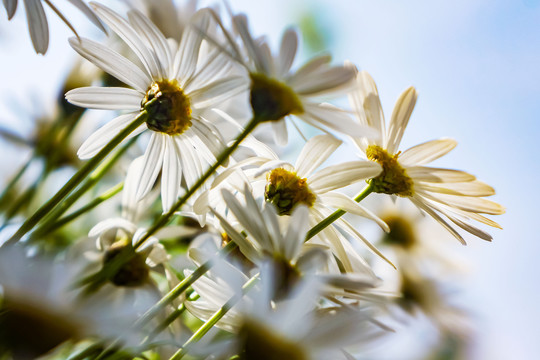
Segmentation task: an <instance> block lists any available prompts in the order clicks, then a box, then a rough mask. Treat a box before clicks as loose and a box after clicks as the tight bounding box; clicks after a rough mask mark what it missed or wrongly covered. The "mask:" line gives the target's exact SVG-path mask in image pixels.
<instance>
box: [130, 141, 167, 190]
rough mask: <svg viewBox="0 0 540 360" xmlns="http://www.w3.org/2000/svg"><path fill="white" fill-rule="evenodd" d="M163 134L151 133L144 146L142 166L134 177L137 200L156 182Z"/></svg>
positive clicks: (160, 166)
mask: <svg viewBox="0 0 540 360" xmlns="http://www.w3.org/2000/svg"><path fill="white" fill-rule="evenodd" d="M165 136H168V135H163V134H160V133H156V132H154V133H152V136H151V137H150V141H149V142H148V145H147V147H146V151H145V153H144V158H143V159H144V160H143V166H142V169H141V172H140V174H138V176H137V177H136V178H137V180H138V183H137V186H136V188H137V191H136V194H137V195H136V198H137V200H140V199H142V198H143V197H144V196H145V195H146V194H148V193H149V192H150V190H151V189H152V187H153V186H154V183H155V182H156V179H157V176H158V175H159V173H160V171H161V169H162V164H163V157H164V152H165V151H164V150H165V149H164V147H165V139H163V138H164V137H165Z"/></svg>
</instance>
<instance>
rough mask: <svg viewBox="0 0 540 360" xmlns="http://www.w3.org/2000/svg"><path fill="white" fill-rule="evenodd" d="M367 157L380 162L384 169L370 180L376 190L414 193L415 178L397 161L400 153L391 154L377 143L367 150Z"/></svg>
mask: <svg viewBox="0 0 540 360" xmlns="http://www.w3.org/2000/svg"><path fill="white" fill-rule="evenodd" d="M366 155H367V158H368V159H369V160H371V161H375V162H377V163H379V164H380V165H381V166H382V168H383V171H382V173H381V174H380V175H379V176H377V177H376V178H373V179H370V180H368V182H369V183H370V184H371V187H372V188H373V191H374V192H377V193H383V194H390V195H399V196H403V197H409V196H412V195H413V194H414V191H413V180H412V179H411V178H410V177H409V176H408V175H407V172H406V171H405V169H404V168H403V167H401V165H400V164H399V162H398V161H397V159H398V156H399V153H397V154H395V155H390V154H389V153H388V152H387V151H386V150H384V149H383V148H381V147H380V146H377V145H370V146H369V147H368V148H367V150H366Z"/></svg>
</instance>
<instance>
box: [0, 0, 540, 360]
mask: <svg viewBox="0 0 540 360" xmlns="http://www.w3.org/2000/svg"><path fill="white" fill-rule="evenodd" d="M230 2H231V4H232V6H233V8H234V9H235V10H236V11H244V12H246V13H248V15H249V17H250V24H251V26H252V28H253V29H254V31H255V33H258V34H263V33H267V34H269V36H270V38H271V39H272V40H273V42H274V44H275V43H277V40H278V39H279V36H280V33H281V31H282V30H283V29H284V27H285V26H286V25H288V24H292V23H294V22H295V21H297V19H298V18H297V15H298V14H300V13H301V12H302V11H305V10H306V9H315V12H316V14H317V16H318V17H320V18H321V19H322V20H323V22H324V23H325V24H326V26H327V27H328V28H329V30H330V31H331V37H332V38H333V40H334V42H333V43H332V52H333V55H334V58H335V61H336V62H341V61H344V60H345V59H349V60H351V61H353V62H354V63H355V64H357V65H358V66H359V67H360V68H361V69H363V70H367V71H368V72H370V73H371V75H372V76H373V77H374V79H375V81H376V82H377V85H378V88H379V92H380V94H381V99H382V102H383V106H384V108H385V113H386V115H387V117H389V115H390V112H391V109H392V107H393V104H394V101H395V99H396V98H397V97H398V95H399V94H400V92H401V91H403V90H404V89H406V88H407V87H408V86H410V85H414V86H415V87H416V88H417V90H418V92H419V94H420V95H419V99H418V102H417V107H416V109H415V111H414V113H413V117H412V120H411V122H410V125H409V128H408V129H407V132H406V133H405V137H404V140H403V146H402V147H403V148H406V147H408V146H412V145H415V144H417V143H420V142H423V141H426V140H430V139H434V138H438V137H443V136H448V137H452V138H455V139H456V140H458V141H459V146H458V147H457V148H456V149H455V150H454V151H453V152H452V154H450V155H449V156H447V157H445V158H444V159H442V160H440V161H438V163H437V165H440V166H446V167H453V168H460V169H464V170H467V171H469V172H471V173H473V174H475V175H477V176H478V177H479V178H480V179H481V180H484V181H486V182H488V183H489V184H492V185H493V186H494V187H495V188H496V190H497V193H498V194H497V195H496V196H495V197H494V200H496V201H498V202H500V203H502V204H504V205H505V206H506V207H507V214H505V215H503V216H502V217H500V218H499V219H497V220H498V221H500V223H501V224H502V225H503V227H504V228H505V229H504V231H497V230H493V231H492V233H493V234H494V235H495V241H494V242H493V243H491V244H487V243H483V242H481V241H480V240H476V239H469V244H470V245H469V246H468V247H467V248H464V249H460V252H461V253H462V254H463V255H464V256H466V257H467V259H468V260H469V261H470V263H471V264H473V272H472V275H471V276H470V277H469V278H468V280H467V282H466V283H465V284H463V286H464V288H465V294H464V298H465V299H466V300H467V301H469V305H470V308H471V309H473V311H474V312H475V313H476V314H478V315H477V316H478V317H477V318H478V323H477V325H478V329H479V333H480V337H479V340H478V344H477V346H476V347H475V349H474V353H473V354H474V355H475V358H478V359H486V358H489V359H508V358H516V359H525V358H533V357H534V356H533V355H536V356H539V355H540V343H538V341H537V337H538V324H539V323H540V311H539V310H538V304H539V303H540V281H538V278H537V276H536V274H537V269H536V262H537V257H538V255H537V254H539V253H540V241H538V240H540V236H539V235H538V233H537V232H536V231H535V230H536V229H534V227H533V226H531V223H533V224H534V222H535V221H538V220H537V216H538V215H537V213H538V212H537V208H538V204H539V201H540V198H539V195H538V189H537V186H538V181H539V180H540V176H539V175H540V162H539V161H538V160H537V158H536V152H537V142H538V141H539V136H540V125H539V124H540V121H539V120H540V119H539V114H540V101H539V100H540V67H539V64H540V1H537V0H513V1H512V0H506V1H503V0H475V1H470V0H469V1H467V0H456V1H451V2H443V1H428V0H425V1H400V0H395V1H385V0H377V1H373V0H372V1H361V0H360V1H359V0H338V1H332V2H330V1H322V0H319V1H315V0H310V1H308V0H305V1H296V2H290V1H285V0H273V1H267V2H262V1H248V0H231V1H230ZM70 16H71V15H70ZM73 16H75V19H76V21H75V23H76V24H79V23H80V25H79V26H78V28H79V29H82V30H81V32H82V33H83V34H86V35H87V36H90V35H91V33H92V31H93V29H91V27H89V26H86V25H85V20H84V19H83V18H82V17H81V16H79V15H78V14H77V13H73ZM0 17H1V18H2V20H1V22H0V62H1V64H2V66H0V79H3V83H4V85H3V86H2V88H0V96H1V99H2V101H0V112H1V113H2V114H4V115H3V116H2V117H0V122H1V121H5V122H12V121H15V120H14V119H15V117H14V116H13V115H12V113H10V112H6V109H8V108H9V107H10V106H9V105H8V104H7V103H8V102H9V101H12V99H19V100H18V101H20V99H21V98H26V99H30V98H38V99H39V101H38V102H39V103H42V104H46V103H47V101H50V100H51V99H52V98H53V97H54V96H55V95H56V93H55V92H56V88H57V81H58V79H59V78H61V76H62V75H63V74H65V72H66V71H67V70H68V68H69V64H70V63H71V62H72V59H73V57H74V53H73V51H71V50H70V48H69V46H68V45H67V41H65V39H66V38H67V37H68V36H70V34H69V32H68V31H67V30H66V28H65V27H64V26H63V24H60V22H59V21H58V19H52V20H51V33H52V34H53V38H52V40H51V46H50V50H49V54H48V55H47V56H46V57H38V56H36V55H35V54H34V53H33V51H32V48H31V45H30V40H29V38H28V34H27V30H26V29H25V24H24V22H23V20H24V17H23V16H22V12H20V11H19V14H18V15H17V16H16V19H15V21H14V22H13V23H10V24H7V23H6V21H5V20H4V19H5V13H4V12H3V11H0ZM50 18H52V16H50ZM7 85H9V88H8V86H7ZM29 92H30V94H32V95H31V96H29V95H28V94H29ZM33 102H34V101H33V100H32V101H29V103H33ZM6 114H7V115H6ZM10 114H11V115H10ZM4 156H6V157H7V156H9V155H7V154H6V155H4ZM6 165H7V162H4V164H3V165H0V167H1V168H4V167H5V166H6ZM0 170H2V169H0ZM4 171H5V170H4ZM456 247H459V244H457V243H456Z"/></svg>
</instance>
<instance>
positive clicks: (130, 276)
mask: <svg viewBox="0 0 540 360" xmlns="http://www.w3.org/2000/svg"><path fill="white" fill-rule="evenodd" d="M128 248H131V245H128V243H127V242H126V241H117V242H116V243H114V244H112V245H111V247H110V248H109V249H108V250H107V251H106V252H105V256H104V258H103V265H107V264H109V263H111V262H113V261H114V260H115V259H118V255H119V254H120V253H121V252H122V251H124V250H128ZM131 251H133V253H132V254H131V255H132V256H131V258H130V259H129V260H128V261H127V262H126V263H125V264H123V265H122V267H120V269H118V271H116V273H115V274H114V275H113V276H112V277H111V278H110V280H111V282H112V283H113V284H114V285H116V286H126V287H136V286H141V285H143V284H144V283H145V282H146V281H147V280H148V278H149V274H150V270H149V269H148V265H146V259H145V257H144V256H143V255H142V254H139V253H137V252H135V250H133V248H131Z"/></svg>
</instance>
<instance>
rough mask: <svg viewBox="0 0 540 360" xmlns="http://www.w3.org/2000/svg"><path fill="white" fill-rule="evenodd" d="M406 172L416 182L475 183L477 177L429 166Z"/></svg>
mask: <svg viewBox="0 0 540 360" xmlns="http://www.w3.org/2000/svg"><path fill="white" fill-rule="evenodd" d="M405 171H406V172H407V175H409V176H410V177H411V178H412V179H413V180H414V181H426V182H434V183H453V182H466V181H474V180H476V177H474V175H471V174H469V173H466V172H464V171H460V170H453V169H440V168H432V167H427V166H411V167H406V168H405Z"/></svg>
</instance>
